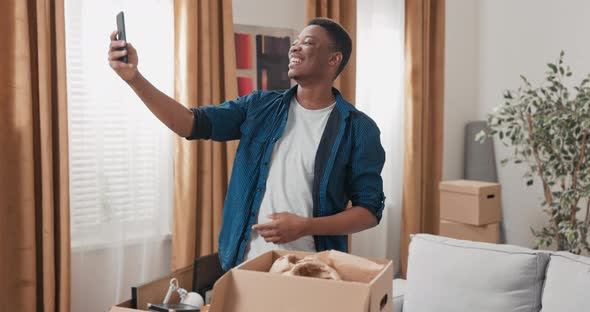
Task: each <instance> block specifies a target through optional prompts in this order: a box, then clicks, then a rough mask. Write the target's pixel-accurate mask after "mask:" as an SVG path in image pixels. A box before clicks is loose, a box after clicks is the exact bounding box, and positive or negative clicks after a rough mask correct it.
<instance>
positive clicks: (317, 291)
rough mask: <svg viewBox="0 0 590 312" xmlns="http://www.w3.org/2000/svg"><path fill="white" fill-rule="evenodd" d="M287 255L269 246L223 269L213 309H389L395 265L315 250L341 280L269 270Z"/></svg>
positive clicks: (220, 311) (374, 311)
mask: <svg viewBox="0 0 590 312" xmlns="http://www.w3.org/2000/svg"><path fill="white" fill-rule="evenodd" d="M286 254H294V255H296V256H297V257H299V258H303V257H305V256H308V255H311V254H313V253H307V252H295V251H277V250H275V251H269V252H267V253H264V254H262V255H260V256H258V257H256V258H254V259H251V260H249V261H246V262H244V263H242V264H241V265H239V266H237V267H235V268H233V269H232V270H230V271H228V272H227V273H225V274H224V275H223V276H222V277H221V278H220V279H219V280H218V281H217V283H215V286H214V287H213V298H212V302H211V307H210V312H238V311H239V312H265V311H269V312H271V311H272V312H276V311H281V312H291V311H292V312H302V311H305V312H312V311H318V312H320V311H321V312H324V311H354V312H378V311H388V312H389V311H391V310H392V309H393V307H392V299H393V298H392V280H393V264H392V262H391V260H373V259H371V260H370V261H369V260H367V259H365V258H361V257H357V256H353V255H349V254H346V253H342V252H338V251H333V250H332V251H325V252H321V253H317V254H316V255H318V256H319V257H320V258H321V259H322V260H324V262H326V263H328V264H330V265H331V266H332V267H333V268H334V269H335V270H336V271H337V272H338V273H339V274H340V276H341V277H342V279H343V281H333V280H323V279H317V278H311V277H300V276H282V275H279V274H273V273H268V271H269V269H270V267H271V266H272V264H273V263H274V261H275V260H277V259H278V258H280V257H281V256H283V255H286Z"/></svg>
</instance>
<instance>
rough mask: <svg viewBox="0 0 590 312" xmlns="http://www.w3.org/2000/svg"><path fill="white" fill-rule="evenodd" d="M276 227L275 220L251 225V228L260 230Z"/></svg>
mask: <svg viewBox="0 0 590 312" xmlns="http://www.w3.org/2000/svg"><path fill="white" fill-rule="evenodd" d="M276 227H277V224H276V222H274V221H272V222H268V223H262V224H254V225H253V226H252V229H253V230H255V231H258V232H260V231H268V230H274V229H275V228H276Z"/></svg>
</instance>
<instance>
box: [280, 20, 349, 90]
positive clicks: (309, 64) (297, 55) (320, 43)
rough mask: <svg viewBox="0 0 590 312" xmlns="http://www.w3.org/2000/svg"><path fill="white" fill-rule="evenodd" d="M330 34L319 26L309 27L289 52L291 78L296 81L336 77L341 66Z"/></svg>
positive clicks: (302, 32)
mask: <svg viewBox="0 0 590 312" xmlns="http://www.w3.org/2000/svg"><path fill="white" fill-rule="evenodd" d="M331 45H332V41H331V40H330V37H329V35H328V32H327V31H326V30H325V29H324V28H322V27H320V26H317V25H310V26H307V27H305V28H304V29H303V31H301V33H300V34H299V36H298V37H297V38H296V39H295V41H294V42H293V44H292V45H291V49H290V50H289V72H288V75H289V78H291V79H294V80H295V81H298V80H299V81H300V80H306V79H309V78H312V79H322V78H326V77H327V78H330V79H331V77H334V75H335V73H336V69H337V66H338V64H339V62H338V60H337V58H336V57H335V54H336V53H334V52H332V48H331Z"/></svg>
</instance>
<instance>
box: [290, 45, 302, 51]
mask: <svg viewBox="0 0 590 312" xmlns="http://www.w3.org/2000/svg"><path fill="white" fill-rule="evenodd" d="M300 50H301V46H300V45H299V44H294V45H292V46H291V49H289V53H293V52H295V51H300Z"/></svg>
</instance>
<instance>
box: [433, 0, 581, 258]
mask: <svg viewBox="0 0 590 312" xmlns="http://www.w3.org/2000/svg"><path fill="white" fill-rule="evenodd" d="M589 13H590V1H584V0H561V1H554V0H519V1H513V0H478V1H470V0H447V16H446V17H447V30H446V31H447V33H446V37H447V41H446V44H447V48H446V52H447V55H446V71H447V74H446V81H445V83H446V86H445V93H446V95H445V111H446V112H445V129H444V130H445V149H444V169H443V177H445V178H457V177H460V174H461V170H460V169H458V168H462V162H463V160H462V156H461V157H459V156H458V155H462V153H463V146H462V142H463V136H462V135H463V134H462V132H461V133H460V131H459V129H458V127H463V126H464V124H465V123H466V122H468V121H469V120H470V119H472V118H474V117H475V118H477V119H485V118H486V115H487V114H488V113H489V112H490V111H491V110H492V109H493V107H495V106H496V105H498V104H501V103H502V92H503V90H505V89H508V88H510V89H514V88H517V87H518V86H519V83H520V82H519V75H520V74H523V75H525V76H526V77H527V78H529V80H530V81H531V82H532V83H533V84H538V83H539V82H541V81H542V79H543V75H544V72H545V70H546V65H545V64H546V63H547V62H548V61H553V60H555V59H556V58H557V57H558V56H559V51H560V50H564V51H565V52H566V63H567V64H569V65H571V66H572V69H573V71H574V76H573V79H572V81H573V82H575V83H576V84H577V83H578V82H579V81H580V77H582V76H583V75H585V74H587V73H589V72H590V62H589V61H588V60H589V59H590V37H589V36H588V30H589V29H590V18H588V16H589ZM463 37H464V39H461V38H463ZM469 47H471V48H472V49H470V48H469ZM463 60H464V61H463ZM473 61H475V62H473ZM471 66H473V68H471V69H466V68H462V67H471ZM471 88H473V90H470V89H471ZM460 93H463V95H459V94H460ZM474 99H475V100H474ZM474 107H475V111H474ZM496 143H497V142H496ZM495 147H496V160H497V161H498V162H499V161H500V160H501V159H502V158H504V157H506V156H507V155H509V154H510V153H511V152H512V150H511V149H510V148H506V147H504V146H502V145H501V144H496V145H495ZM523 172H524V171H523V168H522V167H518V166H515V165H508V166H506V167H501V166H499V164H498V178H499V181H500V183H501V184H502V192H503V199H502V206H503V212H504V223H505V230H506V239H507V242H508V243H510V244H516V245H523V246H528V247H531V246H533V244H534V238H533V236H532V234H531V232H530V227H531V226H533V227H535V228H538V227H540V226H542V225H545V224H546V223H547V220H548V219H547V217H546V216H545V215H544V214H543V213H542V212H541V209H540V205H539V203H540V197H541V195H542V194H541V191H540V188H539V185H538V184H536V185H535V186H533V187H530V188H529V187H526V185H525V183H524V179H523V178H522V173H523Z"/></svg>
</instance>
